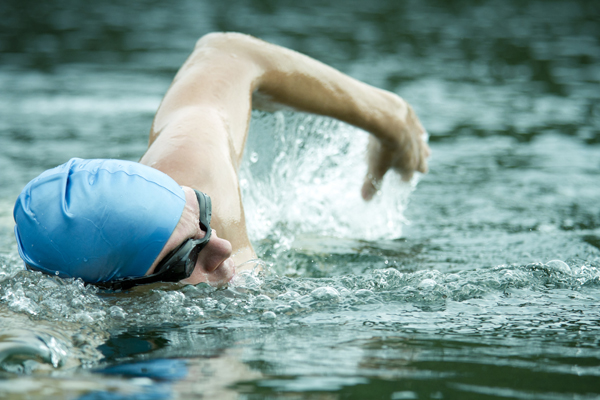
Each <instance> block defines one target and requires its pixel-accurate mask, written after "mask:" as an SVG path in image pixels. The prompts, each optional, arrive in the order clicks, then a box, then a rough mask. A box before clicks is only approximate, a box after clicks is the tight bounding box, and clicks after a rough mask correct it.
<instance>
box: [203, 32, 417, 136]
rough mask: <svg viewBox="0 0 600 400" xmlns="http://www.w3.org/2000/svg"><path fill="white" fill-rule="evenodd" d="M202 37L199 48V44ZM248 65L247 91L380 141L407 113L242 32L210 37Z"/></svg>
mask: <svg viewBox="0 0 600 400" xmlns="http://www.w3.org/2000/svg"><path fill="white" fill-rule="evenodd" d="M203 40H204V39H202V40H201V41H200V42H199V45H200V46H202V45H203V44H202V41H203ZM206 42H208V43H207V44H208V45H212V46H216V47H220V48H222V49H224V50H225V51H227V52H231V53H232V54H236V56H238V57H240V62H242V63H246V64H248V65H252V66H253V68H251V69H252V70H253V71H254V76H253V77H252V79H251V85H252V87H251V88H250V89H251V90H252V91H253V92H258V93H259V94H261V95H263V96H264V95H266V96H268V97H269V98H270V99H271V100H273V101H275V102H277V103H280V104H283V105H286V106H290V107H293V108H295V109H297V110H300V111H306V112H311V113H315V114H321V115H326V116H330V117H333V118H336V119H339V120H342V121H345V122H348V123H350V124H352V125H355V126H358V127H360V128H362V129H365V130H367V131H369V132H371V133H373V134H374V135H375V136H377V137H379V138H380V139H382V140H386V139H389V140H390V141H393V137H391V138H390V137H388V136H389V135H390V131H391V130H393V129H394V128H396V127H393V126H391V125H393V124H395V123H397V121H398V120H399V118H402V116H403V115H404V114H406V112H407V110H408V106H407V104H406V102H404V100H402V99H401V98H400V97H398V96H396V95H395V94H393V93H390V92H387V91H385V90H381V89H378V88H375V87H373V86H370V85H367V84H365V83H362V82H360V81H358V80H356V79H354V78H351V77H349V76H348V75H345V74H343V73H341V72H339V71H337V70H336V69H334V68H332V67H329V66H327V65H325V64H323V63H321V62H319V61H317V60H314V59H312V58H310V57H308V56H305V55H303V54H300V53H298V52H295V51H293V50H289V49H286V48H283V47H280V46H277V45H273V44H270V43H266V42H264V41H262V40H259V39H255V38H253V37H250V36H247V35H241V34H217V35H212V36H211V37H208V38H207V40H206Z"/></svg>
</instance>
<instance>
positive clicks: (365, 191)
mask: <svg viewBox="0 0 600 400" xmlns="http://www.w3.org/2000/svg"><path fill="white" fill-rule="evenodd" d="M377 190H378V189H377V187H376V186H375V185H374V184H373V181H372V180H371V179H369V177H368V176H367V177H365V181H364V183H363V186H362V189H361V191H360V194H361V196H362V198H363V199H364V200H365V201H370V200H371V199H372V198H373V196H375V193H377Z"/></svg>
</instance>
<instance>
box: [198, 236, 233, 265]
mask: <svg viewBox="0 0 600 400" xmlns="http://www.w3.org/2000/svg"><path fill="white" fill-rule="evenodd" d="M232 252H233V248H232V246H231V243H230V242H229V240H225V239H221V238H220V237H219V236H218V235H217V232H216V231H215V230H214V229H213V231H212V234H211V236H210V240H209V241H208V244H207V245H206V247H205V248H204V249H202V251H201V252H200V254H198V262H199V263H200V265H201V266H202V267H203V269H204V270H205V271H207V272H212V271H214V270H215V269H217V268H218V267H219V265H221V263H222V262H223V261H225V260H227V259H228V258H229V257H231V254H232Z"/></svg>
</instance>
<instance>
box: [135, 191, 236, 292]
mask: <svg viewBox="0 0 600 400" xmlns="http://www.w3.org/2000/svg"><path fill="white" fill-rule="evenodd" d="M183 191H184V192H185V200H186V201H185V207H184V209H183V213H182V215H181V218H180V219H179V223H178V224H177V226H176V227H175V230H174V231H173V233H172V234H171V237H170V238H169V240H168V241H167V243H166V244H165V246H164V248H163V249H162V251H161V252H160V254H159V255H158V257H157V258H156V260H155V261H154V263H153V264H152V267H150V269H149V270H148V272H146V275H149V274H151V273H152V272H153V271H154V269H155V268H156V266H157V265H158V263H159V262H160V261H161V260H162V259H163V257H165V256H166V255H167V254H169V252H170V251H172V250H173V249H175V248H176V247H178V246H179V245H180V244H182V243H183V242H185V241H186V240H188V239H202V238H203V237H204V235H206V232H205V231H203V230H202V228H201V227H200V206H199V204H198V199H197V198H196V194H195V193H194V190H193V189H191V188H189V187H187V186H183ZM231 252H232V247H231V243H229V241H228V240H225V239H221V238H220V237H219V236H218V234H217V232H216V231H215V230H214V229H213V230H212V234H211V237H210V240H209V241H208V244H207V245H206V246H205V247H204V248H203V249H202V251H200V253H199V254H198V259H197V260H196V265H195V267H194V271H193V272H192V275H190V277H189V278H187V279H185V280H183V281H181V282H183V283H187V284H192V285H195V284H198V283H200V282H206V283H208V284H210V285H212V286H223V285H226V284H227V283H228V282H229V281H230V280H231V278H232V277H233V275H234V274H235V265H234V263H233V260H232V259H231Z"/></svg>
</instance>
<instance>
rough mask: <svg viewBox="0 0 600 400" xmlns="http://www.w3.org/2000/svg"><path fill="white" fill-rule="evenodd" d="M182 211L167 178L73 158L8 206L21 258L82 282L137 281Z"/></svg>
mask: <svg viewBox="0 0 600 400" xmlns="http://www.w3.org/2000/svg"><path fill="white" fill-rule="evenodd" d="M184 206H185V193H184V191H183V189H182V188H181V187H180V186H179V185H178V184H177V183H176V182H175V181H174V180H173V179H172V178H171V177H169V176H168V175H166V174H164V173H163V172H161V171H158V170H156V169H154V168H151V167H148V166H146V165H142V164H138V163H135V162H131V161H121V160H82V159H79V158H73V159H71V160H69V161H68V162H66V163H65V164H62V165H59V166H58V167H56V168H52V169H49V170H47V171H45V172H43V173H42V174H41V175H40V176H38V177H37V178H35V179H34V180H32V181H31V182H29V183H28V184H27V186H25V188H24V189H23V191H22V192H21V194H20V195H19V198H18V199H17V202H16V204H15V209H14V213H13V215H14V218H15V222H16V224H17V225H16V226H15V236H16V237H17V244H18V246H19V254H20V255H21V258H22V259H23V260H24V261H25V263H26V264H28V265H29V267H31V268H32V269H36V270H40V271H42V272H45V273H47V274H52V275H53V274H58V275H59V276H61V277H73V278H81V279H83V280H84V281H85V282H90V283H96V282H108V281H111V280H114V279H119V278H124V277H132V276H133V277H137V276H143V275H144V274H145V273H146V272H147V271H148V269H149V268H150V267H151V266H152V263H153V262H154V260H155V259H156V257H157V256H158V254H159V253H160V251H161V250H162V248H163V247H164V245H165V244H166V243H167V240H169V237H170V236H171V233H173V230H174V229H175V227H176V226H177V223H178V222H179V218H180V217H181V214H182V212H183V207H184Z"/></svg>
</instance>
